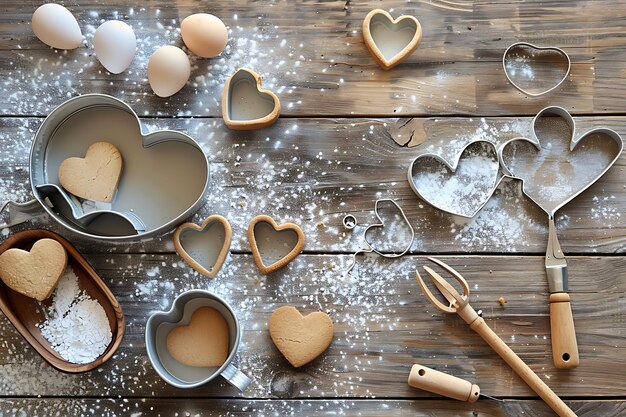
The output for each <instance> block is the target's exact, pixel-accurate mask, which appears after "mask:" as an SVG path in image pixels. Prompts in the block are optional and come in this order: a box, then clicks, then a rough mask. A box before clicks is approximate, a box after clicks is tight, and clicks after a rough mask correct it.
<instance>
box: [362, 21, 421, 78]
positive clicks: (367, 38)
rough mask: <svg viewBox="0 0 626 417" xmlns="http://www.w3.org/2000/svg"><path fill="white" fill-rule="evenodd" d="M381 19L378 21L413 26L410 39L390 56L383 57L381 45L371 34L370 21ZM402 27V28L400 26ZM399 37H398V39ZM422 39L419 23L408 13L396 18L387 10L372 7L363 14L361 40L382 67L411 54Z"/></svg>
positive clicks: (396, 63)
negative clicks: (365, 14) (372, 8)
mask: <svg viewBox="0 0 626 417" xmlns="http://www.w3.org/2000/svg"><path fill="white" fill-rule="evenodd" d="M381 19H384V20H382V21H381V22H379V23H382V24H385V25H386V23H387V22H388V23H391V25H393V26H394V27H395V26H396V25H404V26H405V27H406V26H407V25H410V26H414V27H415V29H414V30H415V33H414V34H413V37H412V38H411V40H410V41H409V42H408V43H407V44H406V45H405V46H404V47H403V48H402V49H401V50H400V51H398V52H397V53H396V54H394V55H393V56H392V57H389V58H388V57H385V54H384V53H383V51H382V50H381V45H378V44H377V43H376V39H374V38H375V35H372V30H371V24H372V21H374V22H375V23H376V22H377V21H378V20H381ZM400 29H402V28H400ZM399 40H401V39H398V41H399ZM421 40H422V26H421V25H420V22H419V20H417V19H416V18H415V17H413V16H410V15H402V16H400V17H398V18H397V19H394V18H393V17H392V16H391V15H390V14H389V13H388V12H387V11H385V10H382V9H374V10H372V11H371V12H369V13H368V14H367V16H365V20H363V41H364V42H365V46H366V47H367V49H368V50H369V51H370V53H371V54H372V55H373V56H374V59H375V60H376V62H378V64H379V65H380V66H381V67H382V68H383V69H384V70H389V69H391V68H393V67H395V66H396V65H398V64H399V63H400V62H402V60H404V59H405V58H406V57H407V56H409V55H411V54H412V53H413V51H415V50H416V49H417V47H418V46H419V44H420V42H421Z"/></svg>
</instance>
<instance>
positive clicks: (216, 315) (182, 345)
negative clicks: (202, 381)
mask: <svg viewBox="0 0 626 417" xmlns="http://www.w3.org/2000/svg"><path fill="white" fill-rule="evenodd" d="M228 347H229V331H228V323H226V319H224V316H222V315H221V314H220V312H219V311H217V310H216V309H214V308H211V307H200V308H199V309H197V310H196V311H194V313H193V314H192V315H191V320H190V321H189V325H187V326H178V327H175V328H174V329H172V331H170V332H169V333H168V335H167V350H168V352H169V353H170V354H171V355H172V357H173V358H174V359H176V360H177V361H178V362H180V363H182V364H185V365H189V366H198V367H207V366H222V364H224V362H226V359H227V358H228Z"/></svg>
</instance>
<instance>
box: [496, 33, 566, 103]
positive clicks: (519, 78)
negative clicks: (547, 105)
mask: <svg viewBox="0 0 626 417" xmlns="http://www.w3.org/2000/svg"><path fill="white" fill-rule="evenodd" d="M571 66H572V64H571V61H570V58H569V55H567V53H566V52H565V51H564V50H562V49H561V48H557V47H554V46H549V47H540V46H536V45H533V44H531V43H527V42H517V43H514V44H512V45H511V46H509V47H508V48H507V49H506V51H504V54H503V55H502V67H503V69H504V75H505V76H506V78H507V80H508V81H509V83H510V84H511V85H512V86H513V87H515V88H516V89H518V90H519V91H521V92H522V93H524V94H526V95H527V96H530V97H538V96H541V95H544V94H547V93H549V92H551V91H554V90H555V89H557V88H558V87H559V86H560V85H561V84H563V82H564V81H565V80H566V79H567V76H568V75H569V72H570V69H571Z"/></svg>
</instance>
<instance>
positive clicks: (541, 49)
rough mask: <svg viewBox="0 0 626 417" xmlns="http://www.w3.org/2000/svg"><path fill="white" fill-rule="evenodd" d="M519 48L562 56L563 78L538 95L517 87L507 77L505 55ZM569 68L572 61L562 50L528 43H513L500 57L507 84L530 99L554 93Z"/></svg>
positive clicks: (567, 73) (565, 77)
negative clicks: (563, 61) (564, 64)
mask: <svg viewBox="0 0 626 417" xmlns="http://www.w3.org/2000/svg"><path fill="white" fill-rule="evenodd" d="M519 47H527V48H530V49H534V50H537V51H553V52H555V53H557V54H559V55H562V56H563V57H565V59H566V60H567V71H565V75H563V78H561V80H560V81H559V82H558V83H556V84H555V85H554V86H552V87H551V88H548V89H547V90H544V91H540V92H538V93H532V92H530V91H528V90H525V89H524V88H522V87H520V86H519V85H517V84H516V83H515V81H513V79H511V77H510V76H509V72H508V70H507V68H506V63H507V61H509V60H507V55H508V54H509V52H510V51H511V49H514V48H519ZM571 68H572V61H571V60H570V58H569V55H568V54H567V52H565V51H564V50H563V49H561V48H558V47H556V46H537V45H533V44H532V43H528V42H515V43H513V44H511V45H510V46H509V47H508V48H506V50H505V51H504V54H503V55H502V69H503V70H504V76H505V77H506V79H507V80H508V82H509V84H511V85H512V86H513V87H515V88H516V89H517V90H519V91H520V92H522V93H524V94H526V95H527V96H530V97H539V96H542V95H544V94H548V93H549V92H551V91H554V90H556V89H557V88H559V87H560V86H561V84H563V82H564V81H565V80H566V79H567V77H568V76H569V73H570V70H571Z"/></svg>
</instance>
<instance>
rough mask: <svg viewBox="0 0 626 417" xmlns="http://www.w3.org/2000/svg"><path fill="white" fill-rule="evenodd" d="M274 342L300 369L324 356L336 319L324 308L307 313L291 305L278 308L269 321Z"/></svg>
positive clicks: (330, 340) (292, 363)
mask: <svg viewBox="0 0 626 417" xmlns="http://www.w3.org/2000/svg"><path fill="white" fill-rule="evenodd" d="M269 330H270V336H271V338H272V341H273V342H274V344H275V345H276V347H277V348H278V350H280V353H282V354H283V355H284V356H285V358H286V359H287V360H288V361H289V363H291V365H293V366H294V367H296V368H299V367H300V366H302V365H306V364H307V363H309V362H311V361H312V360H313V359H315V358H317V357H318V356H319V355H321V354H322V353H323V352H324V351H325V350H326V349H328V346H330V343H331V342H332V341H333V321H332V320H331V318H330V317H329V316H328V314H326V313H323V312H321V311H316V312H314V313H310V314H307V315H306V316H303V315H302V314H300V312H299V311H298V310H297V309H296V308H295V307H291V306H283V307H280V308H278V309H277V310H276V311H274V313H273V314H272V316H271V317H270V321H269Z"/></svg>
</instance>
